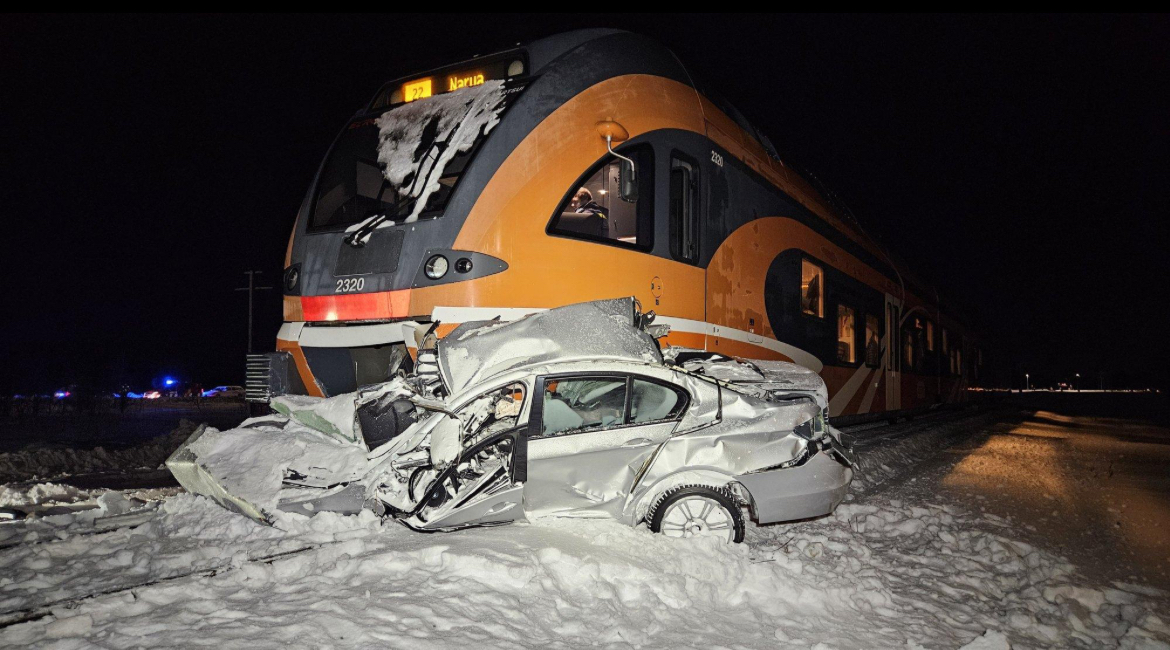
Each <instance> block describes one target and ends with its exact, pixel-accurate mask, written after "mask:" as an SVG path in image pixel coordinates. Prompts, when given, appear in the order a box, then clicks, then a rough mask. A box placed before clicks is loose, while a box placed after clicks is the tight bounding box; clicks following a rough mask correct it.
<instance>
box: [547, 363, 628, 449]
mask: <svg viewBox="0 0 1170 650" xmlns="http://www.w3.org/2000/svg"><path fill="white" fill-rule="evenodd" d="M625 409H626V379H625V377H581V378H571V379H553V380H549V381H547V382H546V383H545V385H544V403H543V407H542V416H541V425H542V428H541V435H542V436H557V435H562V434H565V433H569V432H574V433H576V432H580V431H588V430H591V429H604V428H606V427H610V426H620V425H622V424H623V423H624V419H625Z"/></svg>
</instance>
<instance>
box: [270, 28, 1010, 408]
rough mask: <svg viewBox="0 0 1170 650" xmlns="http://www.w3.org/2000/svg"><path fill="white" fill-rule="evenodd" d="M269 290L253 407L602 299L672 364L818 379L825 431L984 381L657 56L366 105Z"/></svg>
mask: <svg viewBox="0 0 1170 650" xmlns="http://www.w3.org/2000/svg"><path fill="white" fill-rule="evenodd" d="M282 285H283V292H284V297H283V300H284V304H283V312H284V322H283V324H282V326H281V327H280V330H279V332H278V334H277V337H276V352H275V353H269V354H268V355H263V356H261V357H257V358H254V359H252V360H251V361H250V369H251V370H250V372H249V382H250V390H251V389H252V388H253V386H252V383H253V382H254V383H255V384H256V386H255V395H269V394H271V393H272V392H273V391H274V390H278V391H279V392H286V393H301V394H306V395H315V396H321V397H328V396H333V395H338V394H341V393H346V392H351V391H353V390H355V389H356V388H357V387H359V386H362V385H366V384H371V383H376V382H379V381H384V380H386V379H387V378H389V377H392V376H393V375H394V374H395V373H397V372H400V371H402V370H403V369H408V368H409V367H410V364H411V363H412V360H413V359H414V358H415V355H416V354H417V345H418V343H417V341H416V340H415V334H414V332H416V330H417V328H416V324H418V323H424V324H425V323H433V324H437V326H436V331H435V333H436V334H437V335H438V336H440V337H441V336H443V335H445V334H446V333H448V332H450V331H451V330H452V329H454V328H455V327H456V326H458V325H459V324H460V323H463V322H468V321H480V320H489V319H492V318H502V319H505V320H506V319H511V318H516V317H520V316H523V315H526V314H529V313H533V312H535V311H539V310H543V309H548V308H551V307H556V306H560V305H565V304H571V303H576V302H583V301H588V300H596V299H603V298H613V297H620V296H634V297H635V298H637V300H638V301H639V302H640V303H641V304H642V306H643V309H645V310H646V311H651V310H653V311H654V312H655V314H656V318H657V320H656V321H655V322H657V323H665V324H667V325H669V326H670V333H669V334H668V335H667V337H666V338H665V339H664V340H665V342H666V343H667V344H670V345H676V346H683V347H688V348H695V349H700V350H706V351H711V352H717V353H721V354H725V355H729V356H736V357H742V358H749V359H778V360H787V361H792V362H795V363H797V364H800V365H802V366H805V367H807V368H810V369H812V370H814V371H816V372H818V373H820V375H821V376H822V377H823V378H824V380H825V382H826V384H827V385H828V388H829V391H830V396H831V397H830V402H829V409H830V416H831V417H835V418H837V417H843V418H850V417H854V418H861V417H864V416H870V417H883V416H896V415H897V414H899V413H912V412H914V411H916V410H919V409H923V408H931V407H933V406H935V405H938V404H947V403H954V402H957V401H961V400H963V399H965V397H964V396H965V394H966V393H967V392H968V390H967V389H969V388H975V387H979V386H981V385H983V383H984V381H985V377H984V376H985V374H986V367H987V365H988V360H987V358H986V356H987V355H988V354H989V352H988V350H987V349H985V345H984V343H983V342H982V341H981V339H980V338H979V337H978V336H977V335H976V334H975V332H974V331H973V330H971V329H970V328H968V327H967V326H965V325H964V323H963V322H960V319H959V318H957V317H956V316H954V315H952V314H951V313H948V311H947V310H944V309H943V306H942V305H941V304H940V300H939V298H938V292H937V291H935V290H934V289H933V288H932V287H931V286H930V285H929V284H927V283H925V282H923V281H921V280H920V279H918V278H917V277H916V276H914V275H913V274H912V273H911V272H909V270H908V269H907V268H906V267H905V265H904V264H902V263H901V262H899V261H898V260H897V259H896V258H895V257H893V256H892V255H891V254H889V253H888V252H887V251H886V250H885V249H884V248H883V247H882V246H880V245H879V244H878V243H877V242H876V241H875V240H874V239H873V238H871V237H869V236H867V235H866V233H865V232H864V230H863V229H862V227H861V226H860V225H859V222H858V221H857V220H856V219H855V218H854V217H853V216H852V214H851V213H850V212H849V211H848V210H847V209H845V208H844V207H843V206H842V204H841V202H840V201H837V200H835V199H834V197H833V196H832V195H831V194H830V193H828V192H824V191H819V190H818V189H817V187H816V184H815V182H814V181H813V180H810V178H809V177H808V176H807V175H806V174H803V173H801V172H799V171H797V169H795V168H794V167H792V166H790V165H786V164H785V163H784V161H782V160H781V158H780V156H779V155H778V153H777V150H776V148H775V147H774V146H773V145H772V143H771V142H770V141H769V139H768V138H767V137H766V136H765V135H763V134H762V133H761V132H760V131H759V130H757V129H756V128H755V127H754V126H753V125H752V124H751V123H749V122H748V120H747V119H745V118H744V117H743V115H742V114H741V113H740V112H739V111H738V110H736V109H735V108H734V107H733V106H731V105H730V104H729V103H728V102H727V101H725V100H724V99H722V98H721V97H720V96H719V95H718V94H717V93H716V92H715V91H714V90H712V89H711V88H709V87H708V86H706V85H705V84H703V83H700V82H697V81H696V80H695V79H694V78H693V77H692V74H691V73H690V72H688V70H687V68H686V67H685V65H684V64H683V62H682V61H681V60H680V59H679V58H678V57H677V56H676V55H675V54H674V53H673V52H671V51H670V50H669V49H668V48H666V47H665V46H663V45H660V44H659V43H657V42H655V41H653V40H651V39H649V38H646V37H644V36H640V35H638V34H634V33H629V32H625V31H620V30H609V29H587V30H579V31H573V32H568V33H564V34H559V35H555V36H550V37H547V38H543V39H540V40H536V41H534V42H532V43H529V44H527V45H519V46H517V47H515V48H512V49H508V50H505V51H501V52H498V53H496V54H492V55H487V56H479V57H476V58H473V59H470V60H466V61H462V62H459V63H455V64H453V65H449V66H443V67H441V68H437V69H433V70H429V71H425V72H421V73H417V74H411V75H407V76H404V77H402V78H399V79H396V80H393V81H390V82H388V83H386V84H384V85H383V86H382V87H381V88H380V89H379V90H378V92H377V93H375V95H374V97H373V98H372V99H371V100H370V101H369V102H368V103H366V104H365V105H363V106H362V107H361V109H360V110H358V112H357V113H356V114H355V115H354V116H353V118H351V119H350V120H349V121H348V122H347V123H346V124H345V125H344V126H343V128H342V130H341V132H340V133H339V135H338V136H337V138H336V139H335V140H334V142H333V143H332V145H331V147H330V149H329V151H328V153H327V155H326V156H325V158H324V160H323V162H322V163H321V165H320V168H319V169H318V171H317V174H316V176H315V178H314V180H313V183H312V185H311V187H310V188H309V191H308V193H307V195H306V196H305V199H304V201H303V202H302V204H301V206H300V209H299V211H298V213H297V215H296V223H295V226H294V228H293V232H292V235H291V237H290V239H289V243H288V249H287V252H286V254H285V259H284V271H283V276H282ZM254 380H255V381H254ZM252 394H253V393H250V395H252Z"/></svg>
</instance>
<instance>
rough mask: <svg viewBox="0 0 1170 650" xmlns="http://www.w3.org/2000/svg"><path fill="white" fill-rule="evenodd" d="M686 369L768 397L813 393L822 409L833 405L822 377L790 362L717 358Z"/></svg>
mask: <svg viewBox="0 0 1170 650" xmlns="http://www.w3.org/2000/svg"><path fill="white" fill-rule="evenodd" d="M683 368H685V369H686V370H689V371H691V372H696V373H699V374H701V375H704V376H706V377H711V378H713V379H718V380H720V381H725V382H729V383H731V384H734V385H737V386H740V387H741V388H742V389H747V390H751V389H759V390H761V391H763V392H764V393H767V392H772V391H779V392H788V391H796V392H805V393H813V394H815V395H816V396H817V397H819V398H820V401H821V402H822V406H824V405H826V404H828V401H829V391H828V388H826V386H825V382H824V380H822V379H821V376H820V375H818V374H817V373H815V372H813V371H812V370H809V369H808V368H805V367H804V366H800V365H797V364H795V363H790V362H788V361H766V360H762V359H735V358H732V357H725V356H722V355H713V356H712V358H710V359H691V360H688V361H686V362H684V363H683Z"/></svg>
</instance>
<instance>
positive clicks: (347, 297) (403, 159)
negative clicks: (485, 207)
mask: <svg viewBox="0 0 1170 650" xmlns="http://www.w3.org/2000/svg"><path fill="white" fill-rule="evenodd" d="M526 72H527V62H526V58H525V55H524V53H523V52H522V51H511V52H504V53H501V54H498V55H494V56H491V57H484V58H482V59H477V60H473V61H471V62H467V63H464V64H460V65H456V66H451V67H448V68H444V69H439V70H436V71H432V72H430V73H426V74H422V75H417V76H415V77H412V78H410V79H406V80H398V81H395V82H391V83H389V84H387V85H386V86H384V87H383V88H382V90H380V91H379V92H378V94H377V95H376V96H375V98H374V99H373V101H371V102H370V104H369V105H368V106H366V107H365V108H364V109H363V110H361V111H359V112H358V113H357V114H356V115H355V116H354V117H353V118H352V119H351V120H350V121H349V123H348V124H347V125H346V126H345V127H344V128H343V130H342V132H341V134H340V135H338V136H337V138H336V140H335V141H334V143H333V145H332V147H331V148H330V150H329V153H328V155H327V156H326V158H325V160H324V162H323V163H322V165H321V167H320V169H319V170H318V173H317V177H316V179H315V181H314V183H313V185H312V187H311V188H310V190H309V192H308V194H307V196H306V197H305V200H304V202H303V203H302V205H301V208H300V210H299V212H298V215H297V222H296V226H295V229H294V231H293V234H292V237H291V240H290V242H289V247H288V252H287V253H286V257H285V268H284V273H283V277H282V285H283V286H282V289H283V291H284V321H285V322H284V324H283V326H282V327H281V329H280V331H279V333H278V335H277V344H276V349H277V352H276V353H274V354H273V353H269V354H265V355H253V356H252V357H250V358H249V365H248V383H249V398H250V399H252V400H253V401H266V400H267V399H268V398H269V397H271V396H273V395H278V394H285V393H291V394H305V395H315V396H331V395H338V394H341V393H345V392H351V391H353V390H355V389H356V388H357V387H358V386H362V385H365V384H371V383H375V382H379V381H385V380H386V379H387V378H388V377H390V376H393V375H394V374H395V373H396V372H398V371H399V370H400V369H409V366H410V364H411V361H412V356H413V351H412V346H413V344H414V339H413V333H414V331H415V329H416V326H415V324H416V322H419V321H423V322H425V321H427V320H429V319H430V318H431V316H432V315H431V313H430V312H429V309H426V308H424V307H422V306H419V305H420V303H419V301H418V300H412V294H415V293H417V292H419V291H420V290H426V289H428V288H432V287H438V286H441V285H445V284H451V283H456V282H466V281H471V280H475V279H478V278H483V277H486V276H490V275H493V274H497V273H501V272H503V271H505V270H506V269H507V263H506V262H505V261H504V260H501V259H498V258H496V257H493V256H489V255H484V254H481V253H478V252H475V251H466V250H456V249H454V248H453V246H454V242H455V240H456V237H457V235H458V233H459V229H460V227H461V225H462V223H463V218H462V217H465V216H466V214H467V212H468V210H469V209H470V206H471V205H472V204H473V203H474V201H475V199H476V197H477V195H478V193H479V192H480V191H481V190H482V187H483V185H484V183H485V182H486V180H487V178H489V177H490V171H479V172H477V170H476V169H475V167H474V166H473V165H472V164H471V163H472V161H473V160H474V159H475V158H476V156H477V155H478V154H479V153H480V151H481V150H482V149H483V148H484V146H485V144H486V143H487V142H488V141H489V139H490V136H491V134H492V132H493V131H494V130H495V129H496V128H497V127H498V126H499V124H500V121H501V120H502V118H503V116H504V114H505V113H506V112H507V110H508V107H509V106H510V105H511V103H512V102H513V101H514V100H515V98H516V97H517V96H518V95H519V94H520V93H521V92H522V90H523V88H524V86H525V85H526V83H527V82H526Z"/></svg>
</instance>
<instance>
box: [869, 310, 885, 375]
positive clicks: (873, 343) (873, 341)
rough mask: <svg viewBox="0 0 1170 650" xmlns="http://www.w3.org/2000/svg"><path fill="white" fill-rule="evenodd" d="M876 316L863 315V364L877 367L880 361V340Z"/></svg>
mask: <svg viewBox="0 0 1170 650" xmlns="http://www.w3.org/2000/svg"><path fill="white" fill-rule="evenodd" d="M878 327H879V324H878V317H877V316H874V315H873V314H866V315H865V365H867V366H869V367H871V368H877V367H878V366H880V365H881V363H882V341H881V333H880V332H879V330H878Z"/></svg>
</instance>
